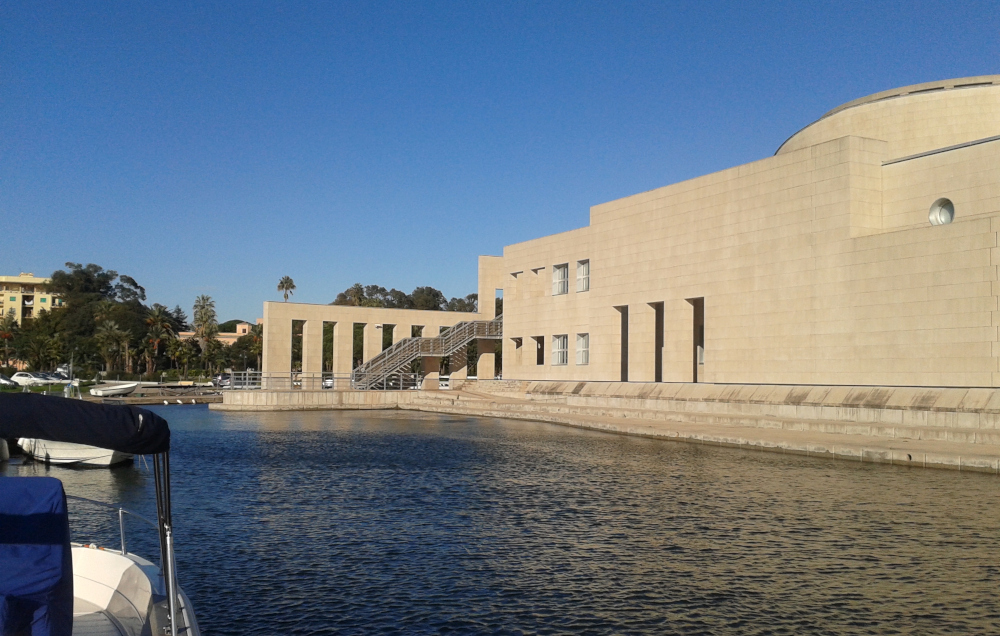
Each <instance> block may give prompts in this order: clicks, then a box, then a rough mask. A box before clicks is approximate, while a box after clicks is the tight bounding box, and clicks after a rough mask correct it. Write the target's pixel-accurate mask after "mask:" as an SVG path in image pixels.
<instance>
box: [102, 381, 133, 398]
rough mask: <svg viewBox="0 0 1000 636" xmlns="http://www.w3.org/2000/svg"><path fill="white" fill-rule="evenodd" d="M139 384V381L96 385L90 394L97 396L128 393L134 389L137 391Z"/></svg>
mask: <svg viewBox="0 0 1000 636" xmlns="http://www.w3.org/2000/svg"><path fill="white" fill-rule="evenodd" d="M137 386H139V383H138V382H129V383H126V384H102V385H101V386H95V387H94V388H92V389H91V390H90V394H91V395H93V396H95V397H113V396H116V395H128V394H129V393H131V392H132V391H135V389H136V387H137Z"/></svg>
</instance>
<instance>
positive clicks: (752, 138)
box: [0, 0, 1000, 320]
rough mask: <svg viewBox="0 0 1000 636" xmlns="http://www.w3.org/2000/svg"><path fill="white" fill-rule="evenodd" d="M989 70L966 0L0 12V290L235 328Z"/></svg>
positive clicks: (991, 24)
mask: <svg viewBox="0 0 1000 636" xmlns="http://www.w3.org/2000/svg"><path fill="white" fill-rule="evenodd" d="M991 73H1000V4H998V3H997V2H996V1H992V2H981V3H974V2H966V3H962V2H934V3H930V2H924V3H921V2H731V3H719V2H707V1H698V2H649V3H643V2H635V3H630V2H605V3H600V4H597V3H585V2H561V3H548V2H516V3H509V2H475V1H470V2H454V3H445V2H397V3H393V2H371V3H365V2H347V3H332V2H322V3H319V2H317V3H306V2H243V1H239V2H237V1H234V2H230V3H203V2H197V3H193V2H192V3H188V2H176V1H175V2H166V3H155V2H119V3H111V2H78V3H72V4H69V3H55V2H39V1H37V0H32V1H29V2H19V1H16V0H9V1H6V2H3V3H2V4H0V236H2V239H3V240H2V243H0V245H2V247H0V273H2V274H10V273H12V274H16V273H18V272H19V271H22V270H23V271H33V272H34V273H36V274H39V275H48V274H50V273H51V272H52V271H54V270H55V269H58V268H61V267H62V266H63V263H64V262H66V261H74V262H80V263H90V262H93V263H97V264H99V265H101V266H103V267H105V268H108V269H115V270H117V271H119V272H120V273H125V274H129V275H131V276H133V277H134V278H136V279H137V280H138V281H139V283H140V284H142V285H144V286H145V287H146V289H147V293H148V295H149V299H150V301H156V302H161V303H163V304H167V305H170V306H173V305H175V304H180V305H181V306H182V307H184V308H185V309H186V310H187V311H188V313H190V308H191V304H192V302H193V300H194V298H195V296H197V295H198V294H209V295H211V296H213V297H214V298H215V299H216V302H217V307H218V309H219V314H220V319H222V320H226V319H230V318H244V319H251V320H252V319H253V318H255V317H257V316H259V315H260V314H261V303H262V301H264V300H277V299H280V295H279V294H278V292H277V291H276V289H275V287H276V285H277V282H278V279H279V278H280V277H281V276H283V275H289V276H291V277H292V278H294V279H295V282H296V284H297V285H298V290H297V291H296V292H295V295H294V297H293V299H294V300H296V301H300V302H311V303H327V302H330V301H331V300H333V298H334V297H335V296H336V294H337V292H339V291H342V290H343V289H345V288H346V287H348V286H350V285H351V284H352V283H354V282H362V283H377V284H381V285H384V286H386V287H396V288H398V289H402V290H404V291H410V290H412V289H413V288H414V287H415V286H417V285H432V286H434V287H437V288H439V289H441V290H442V291H444V292H445V294H446V295H448V296H464V295H465V294H467V293H470V292H473V291H475V289H476V256H477V255H479V254H499V253H501V250H502V248H503V246H504V245H507V244H510V243H515V242H519V241H523V240H527V239H531V238H535V237H539V236H543V235H546V234H552V233H555V232H561V231H564V230H568V229H572V228H576V227H581V226H584V225H586V224H587V220H588V214H589V207H590V206H591V205H594V204H598V203H602V202H605V201H609V200H613V199H616V198H619V197H623V196H628V195H630V194H634V193H637V192H642V191H645V190H649V189H652V188H656V187H660V186H663V185H667V184H670V183H673V182H676V181H680V180H683V179H687V178H690V177H695V176H698V175H702V174H706V173H709V172H714V171H716V170H721V169H724V168H728V167H731V166H734V165H738V164H741V163H746V162H748V161H753V160H756V159H760V158H763V157H766V156H769V155H771V154H772V153H773V152H774V151H775V149H776V148H777V147H778V146H779V145H780V144H781V142H782V141H784V140H785V139H786V138H787V137H788V136H790V135H791V134H792V133H794V132H795V131H796V130H798V129H799V128H801V127H802V126H804V125H806V124H808V123H810V122H811V121H813V120H815V119H816V118H817V117H819V116H820V115H822V114H823V113H824V112H826V111H827V110H829V109H831V108H833V107H835V106H837V105H839V104H841V103H843V102H847V101H850V100H852V99H855V98H857V97H861V96H864V95H867V94H870V93H874V92H877V91H881V90H885V89H889V88H893V87H897V86H903V85H907V84H914V83H918V82H924V81H930V80H936V79H944V78H950V77H962V76H969V75H981V74H991Z"/></svg>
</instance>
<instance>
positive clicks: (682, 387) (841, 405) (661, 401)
mask: <svg viewBox="0 0 1000 636" xmlns="http://www.w3.org/2000/svg"><path fill="white" fill-rule="evenodd" d="M463 388H464V389H466V390H473V391H476V392H482V393H488V394H493V395H497V396H516V395H521V396H528V397H529V398H530V399H532V400H535V401H560V402H562V401H564V402H565V403H566V404H569V405H580V406H589V407H594V408H621V409H640V410H648V411H670V412H690V413H720V414H729V415H737V414H738V415H747V416H758V417H772V418H793V419H801V420H827V421H836V422H858V423H870V424H885V425H890V426H897V427H927V426H931V427H950V428H972V429H985V430H997V431H1000V389H992V388H951V387H942V388H925V387H873V386H796V385H754V384H687V383H676V384H662V383H661V384H654V383H649V384H639V383H628V382H520V381H516V380H502V381H479V382H474V381H473V382H467V383H466V384H465V385H464V387H463Z"/></svg>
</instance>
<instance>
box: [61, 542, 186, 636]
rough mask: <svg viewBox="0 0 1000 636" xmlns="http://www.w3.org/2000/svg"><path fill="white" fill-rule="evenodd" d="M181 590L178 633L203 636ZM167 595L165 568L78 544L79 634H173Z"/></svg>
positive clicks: (76, 596)
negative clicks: (169, 626) (170, 628)
mask: <svg viewBox="0 0 1000 636" xmlns="http://www.w3.org/2000/svg"><path fill="white" fill-rule="evenodd" d="M177 591H178V594H177V596H178V599H177V600H178V604H179V607H178V608H177V610H178V611H177V617H178V623H179V624H178V626H177V627H178V629H177V633H178V634H184V636H199V635H200V633H201V632H200V630H199V629H198V622H197V620H196V619H195V616H194V610H193V609H192V607H191V601H190V600H188V598H187V595H185V594H184V591H183V590H181V589H179V588H178V590H177ZM166 595H167V590H166V589H165V587H164V582H163V577H162V575H161V573H160V569H159V568H158V567H156V565H154V564H152V563H150V562H149V561H147V560H146V559H143V558H142V557H140V556H137V555H135V554H127V555H122V553H121V552H119V551H117V550H105V549H104V548H98V547H96V546H84V545H76V544H74V545H73V597H74V599H73V633H74V634H77V633H80V634H83V633H86V634H95V635H100V636H103V635H105V634H107V635H108V636H120V635H122V634H124V635H125V636H142V635H143V634H163V633H167V634H169V633H170V631H169V629H165V628H167V626H168V625H169V620H168V611H167V601H166V598H165V597H166Z"/></svg>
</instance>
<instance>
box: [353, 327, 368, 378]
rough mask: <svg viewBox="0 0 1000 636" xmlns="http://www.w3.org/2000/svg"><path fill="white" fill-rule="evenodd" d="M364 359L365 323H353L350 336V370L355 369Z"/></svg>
mask: <svg viewBox="0 0 1000 636" xmlns="http://www.w3.org/2000/svg"><path fill="white" fill-rule="evenodd" d="M364 357H365V323H363V322H356V323H354V330H353V333H352V334H351V369H357V368H358V367H359V366H361V362H362V361H363V360H364Z"/></svg>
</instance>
